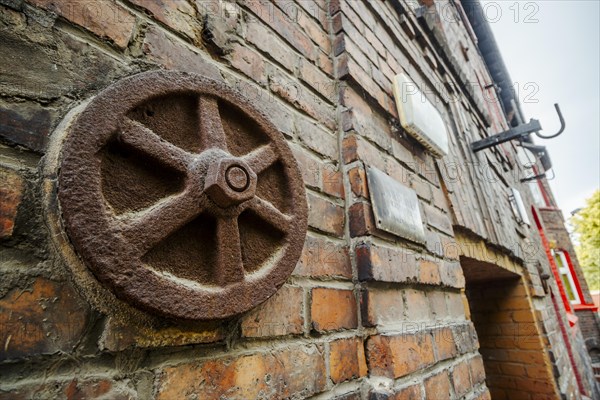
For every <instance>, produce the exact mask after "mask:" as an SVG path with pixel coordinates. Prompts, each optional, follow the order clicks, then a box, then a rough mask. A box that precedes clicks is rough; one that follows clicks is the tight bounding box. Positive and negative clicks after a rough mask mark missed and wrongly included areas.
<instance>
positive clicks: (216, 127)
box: [198, 96, 227, 150]
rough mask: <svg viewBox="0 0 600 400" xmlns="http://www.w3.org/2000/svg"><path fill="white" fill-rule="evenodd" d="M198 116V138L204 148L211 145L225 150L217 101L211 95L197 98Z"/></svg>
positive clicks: (225, 144)
mask: <svg viewBox="0 0 600 400" xmlns="http://www.w3.org/2000/svg"><path fill="white" fill-rule="evenodd" d="M198 117H199V118H200V138H201V142H202V148H203V149H204V150H206V149H210V148H213V147H216V148H219V149H222V150H227V143H226V141H225V130H224V129H223V121H222V120H221V113H220V112H219V103H218V101H217V99H215V98H213V97H205V96H202V97H200V98H199V100H198Z"/></svg>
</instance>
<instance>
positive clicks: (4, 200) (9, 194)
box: [0, 167, 25, 239]
mask: <svg viewBox="0 0 600 400" xmlns="http://www.w3.org/2000/svg"><path fill="white" fill-rule="evenodd" d="M24 190H25V182H24V180H23V178H22V177H21V176H20V175H19V174H18V173H16V172H15V171H12V170H10V169H7V168H3V167H0V239H7V238H10V237H11V236H12V233H13V230H14V227H15V220H16V219H17V213H18V210H19V205H20V204H21V200H22V199H23V191H24Z"/></svg>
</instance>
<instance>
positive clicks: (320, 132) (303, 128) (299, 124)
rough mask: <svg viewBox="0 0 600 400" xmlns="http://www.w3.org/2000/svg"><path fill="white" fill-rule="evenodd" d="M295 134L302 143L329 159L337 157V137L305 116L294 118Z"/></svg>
mask: <svg viewBox="0 0 600 400" xmlns="http://www.w3.org/2000/svg"><path fill="white" fill-rule="evenodd" d="M296 135H297V136H298V138H299V139H300V141H301V142H302V143H304V144H305V145H306V147H308V148H309V149H311V150H313V151H314V152H315V153H318V154H320V155H322V156H325V157H327V158H329V159H330V160H337V159H338V157H339V151H338V141H337V138H336V137H335V136H334V135H332V134H331V133H330V132H327V131H326V130H324V129H323V128H320V127H319V126H318V125H317V124H315V123H314V122H312V121H309V120H308V119H306V118H302V117H299V118H298V119H297V120H296Z"/></svg>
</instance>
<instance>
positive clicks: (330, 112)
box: [269, 71, 337, 130]
mask: <svg viewBox="0 0 600 400" xmlns="http://www.w3.org/2000/svg"><path fill="white" fill-rule="evenodd" d="M269 88H270V89H271V91H272V92H273V93H275V94H276V95H277V96H279V97H281V98H282V99H283V100H285V101H287V102H288V103H290V104H291V105H293V106H294V107H295V108H296V109H297V110H299V111H302V112H303V113H305V114H306V115H308V116H309V117H312V118H313V119H315V120H316V121H318V122H320V123H321V124H323V125H324V126H325V127H326V128H328V129H330V130H334V129H335V128H336V126H337V120H336V115H335V109H334V108H333V106H332V105H331V104H330V103H329V102H328V100H327V101H326V100H323V99H322V98H321V97H320V96H318V95H316V94H314V93H313V92H312V91H310V90H307V89H306V87H304V85H303V84H301V83H300V82H298V81H297V80H295V79H293V78H290V77H289V76H286V75H284V74H283V73H281V72H279V71H271V72H270V74H269Z"/></svg>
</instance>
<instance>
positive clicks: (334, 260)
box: [294, 234, 352, 279]
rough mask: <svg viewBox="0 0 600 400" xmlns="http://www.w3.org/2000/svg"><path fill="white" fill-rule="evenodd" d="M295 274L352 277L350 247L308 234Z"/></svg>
mask: <svg viewBox="0 0 600 400" xmlns="http://www.w3.org/2000/svg"><path fill="white" fill-rule="evenodd" d="M294 274H296V275H303V276H311V277H341V278H346V279H350V278H352V265H351V264H350V255H349V254H348V247H347V246H345V245H343V244H340V243H337V242H333V241H331V240H329V239H326V238H323V237H316V236H312V235H310V234H309V235H306V241H305V242H304V249H303V250H302V255H301V256H300V260H299V261H298V265H297V266H296V269H295V270H294Z"/></svg>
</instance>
